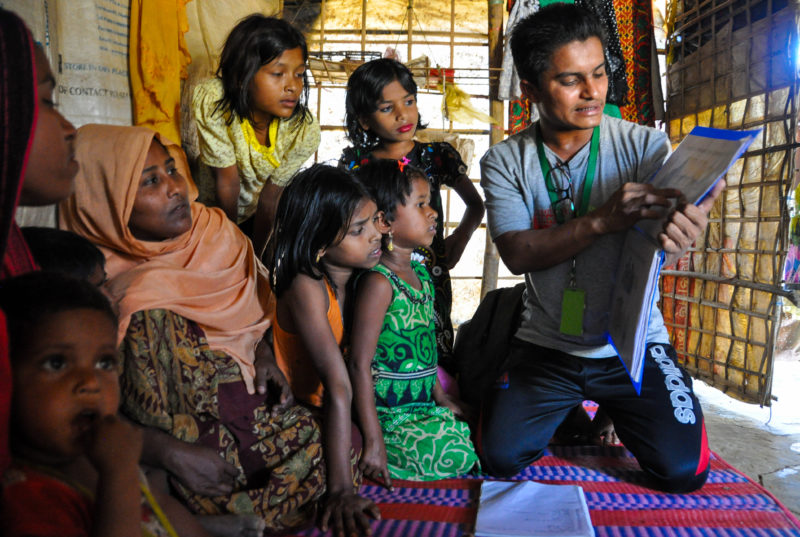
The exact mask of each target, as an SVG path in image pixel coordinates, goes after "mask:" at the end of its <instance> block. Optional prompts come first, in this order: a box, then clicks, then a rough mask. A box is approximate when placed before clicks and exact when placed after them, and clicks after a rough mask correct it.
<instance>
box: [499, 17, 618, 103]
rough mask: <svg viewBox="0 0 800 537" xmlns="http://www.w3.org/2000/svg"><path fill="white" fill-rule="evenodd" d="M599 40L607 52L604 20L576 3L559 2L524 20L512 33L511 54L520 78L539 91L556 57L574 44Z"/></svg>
mask: <svg viewBox="0 0 800 537" xmlns="http://www.w3.org/2000/svg"><path fill="white" fill-rule="evenodd" d="M591 37H596V38H598V39H599V40H600V42H601V43H602V45H603V51H605V49H606V42H607V36H606V31H605V28H604V27H603V24H602V23H601V22H600V20H599V19H598V18H597V17H595V16H594V14H592V13H591V12H589V11H587V10H586V9H583V8H581V7H578V6H576V5H574V4H565V3H557V4H550V5H549V6H545V7H543V8H541V9H540V10H539V11H537V12H536V13H534V14H533V15H530V16H528V17H525V18H524V19H522V20H521V21H520V22H519V23H518V24H517V25H516V26H515V27H514V30H513V32H512V34H511V53H512V55H513V57H514V66H515V67H516V68H517V73H518V74H519V77H520V79H522V80H527V81H528V82H529V83H531V84H533V85H534V86H535V87H536V88H537V89H538V88H539V87H540V82H541V76H542V73H544V72H545V71H547V70H548V69H549V68H550V62H551V60H552V58H553V54H554V53H555V52H556V51H557V50H558V49H559V48H561V47H563V46H564V45H566V44H568V43H571V42H573V41H586V40H587V39H589V38H591Z"/></svg>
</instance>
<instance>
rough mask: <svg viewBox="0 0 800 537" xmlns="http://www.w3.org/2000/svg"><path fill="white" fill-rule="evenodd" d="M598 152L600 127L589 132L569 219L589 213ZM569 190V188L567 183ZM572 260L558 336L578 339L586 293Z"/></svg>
mask: <svg viewBox="0 0 800 537" xmlns="http://www.w3.org/2000/svg"><path fill="white" fill-rule="evenodd" d="M538 134H539V135H538V136H537V138H536V149H537V152H538V154H539V165H540V166H541V168H542V175H543V176H544V178H545V183H546V185H547V193H548V195H549V197H550V205H551V207H552V208H553V212H554V213H555V215H556V219H557V221H558V223H559V224H563V223H564V218H563V214H562V213H561V212H560V208H559V207H558V204H559V203H560V202H561V201H563V200H560V199H558V194H557V192H558V190H557V189H556V187H555V185H554V184H553V179H552V177H551V173H550V172H551V168H550V163H549V162H548V161H547V158H546V157H545V153H544V144H543V142H542V135H541V130H540V131H539V133H538ZM599 148H600V127H595V128H594V130H593V131H592V141H591V144H590V147H589V162H588V167H587V169H586V179H585V180H584V182H583V195H582V196H581V202H580V205H579V206H578V207H575V206H574V204H571V206H572V211H573V216H583V215H585V214H586V212H587V211H588V210H589V198H590V196H591V193H592V184H593V183H594V176H595V172H596V168H597V154H598V152H599ZM569 188H570V189H571V188H572V184H571V182H570V185H569ZM576 265H577V262H576V259H575V257H573V258H572V266H571V268H570V271H569V284H568V285H567V287H566V288H565V289H564V294H563V295H562V297H561V325H560V327H559V330H560V331H561V333H562V334H565V335H568V336H582V335H583V314H584V311H585V310H586V291H584V290H583V289H580V288H578V281H577V271H576Z"/></svg>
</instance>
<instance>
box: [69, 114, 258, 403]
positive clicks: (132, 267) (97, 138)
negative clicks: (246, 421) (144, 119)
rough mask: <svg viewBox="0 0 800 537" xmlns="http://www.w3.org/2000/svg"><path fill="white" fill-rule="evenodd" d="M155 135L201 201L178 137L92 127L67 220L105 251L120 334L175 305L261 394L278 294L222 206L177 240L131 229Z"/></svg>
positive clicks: (84, 134)
mask: <svg viewBox="0 0 800 537" xmlns="http://www.w3.org/2000/svg"><path fill="white" fill-rule="evenodd" d="M154 138H155V139H158V140H159V141H160V142H161V143H162V144H163V145H164V147H166V148H167V151H168V152H169V154H170V156H172V157H173V158H174V159H175V163H176V167H177V169H178V171H179V172H180V173H181V175H183V177H185V178H186V179H187V181H188V182H189V199H191V200H194V199H196V198H197V188H196V187H195V186H194V183H193V182H192V181H191V179H190V176H189V173H188V166H187V164H186V159H185V157H184V155H183V152H182V151H181V149H180V148H179V147H178V146H176V145H175V144H174V143H172V142H170V141H169V140H167V139H165V138H164V137H162V136H160V135H158V134H156V133H155V132H153V131H151V130H150V129H147V128H144V127H117V126H111V125H85V126H83V127H81V128H80V129H79V130H78V137H77V141H76V144H75V145H76V159H77V160H78V162H79V163H80V172H79V173H78V176H77V178H76V179H75V192H74V193H73V194H72V196H70V197H69V198H68V199H67V200H66V201H64V202H62V203H61V205H60V207H59V220H60V226H61V227H62V228H64V229H68V230H70V231H73V232H75V233H77V234H79V235H82V236H84V237H86V238H87V239H89V240H90V241H92V242H93V243H95V244H96V245H98V246H99V247H100V248H101V250H103V253H104V254H105V256H106V272H107V273H108V278H109V280H108V283H107V284H106V288H107V291H108V292H109V294H110V295H111V297H112V300H114V301H115V302H116V303H117V304H118V307H119V315H120V323H119V332H118V340H119V341H122V339H123V338H124V337H125V334H126V332H127V329H128V324H129V323H130V318H131V315H133V314H134V313H136V312H138V311H144V310H151V309H168V310H170V311H172V312H174V313H177V314H179V315H182V316H183V317H185V318H187V319H190V320H192V321H194V322H196V323H197V324H198V325H199V326H200V327H201V328H202V329H203V330H204V331H205V334H206V337H207V338H208V343H209V345H210V346H211V348H212V349H218V350H222V351H224V352H226V353H227V354H229V355H230V356H231V357H232V358H233V359H234V360H236V362H237V363H238V364H239V366H240V368H241V370H242V376H243V377H244V381H245V384H246V385H247V390H248V391H249V392H250V393H254V389H253V378H254V375H255V368H254V366H253V362H254V359H255V346H256V345H257V344H258V342H259V341H260V340H261V338H262V337H263V335H264V331H265V330H266V329H267V328H268V327H269V326H270V322H271V318H272V315H273V313H274V300H270V298H271V292H270V287H269V278H268V275H267V270H266V269H265V268H264V266H263V265H262V264H261V263H260V262H259V261H257V260H256V256H255V253H254V251H253V246H252V244H251V243H250V241H249V240H248V239H247V238H246V237H245V236H244V234H243V233H242V232H241V231H240V230H239V228H238V227H236V225H235V224H234V223H233V222H231V221H230V220H228V218H227V217H226V216H225V214H224V213H223V212H222V211H221V210H220V209H214V208H209V207H206V206H205V205H203V204H201V203H198V202H196V201H193V202H192V204H191V207H192V227H191V229H190V230H189V231H187V232H186V233H184V234H182V235H179V236H178V237H175V238H174V239H169V240H165V241H142V240H139V239H136V238H135V237H134V236H133V234H132V233H131V231H130V229H128V221H129V219H130V216H131V212H132V210H133V203H134V200H135V199H136V192H137V190H138V187H139V181H140V178H141V174H142V169H143V168H144V162H145V159H146V157H147V152H148V150H149V149H150V144H151V143H152V142H153V139H154Z"/></svg>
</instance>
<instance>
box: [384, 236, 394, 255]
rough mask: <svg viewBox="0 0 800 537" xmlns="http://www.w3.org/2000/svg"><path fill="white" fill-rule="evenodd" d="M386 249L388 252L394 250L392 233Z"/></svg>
mask: <svg viewBox="0 0 800 537" xmlns="http://www.w3.org/2000/svg"><path fill="white" fill-rule="evenodd" d="M386 249H387V250H388V251H390V252H391V251H392V250H394V242H392V232H391V231H390V232H389V242H387V243H386Z"/></svg>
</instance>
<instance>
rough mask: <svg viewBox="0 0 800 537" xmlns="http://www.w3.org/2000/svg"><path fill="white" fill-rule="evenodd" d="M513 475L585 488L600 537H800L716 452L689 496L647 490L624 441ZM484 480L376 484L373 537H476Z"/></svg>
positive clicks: (368, 491) (370, 491) (773, 503)
mask: <svg viewBox="0 0 800 537" xmlns="http://www.w3.org/2000/svg"><path fill="white" fill-rule="evenodd" d="M513 479H514V480H523V479H530V480H535V481H542V482H544V483H550V484H558V483H563V484H570V485H580V486H581V487H583V490H584V492H585V493H586V501H587V503H588V504H589V511H590V513H591V517H592V524H593V526H594V529H595V534H596V537H783V536H792V537H800V522H798V520H797V519H796V518H795V517H794V516H792V514H791V513H790V512H789V511H788V510H787V509H786V508H785V507H783V506H782V505H781V504H780V503H779V502H778V501H777V500H776V499H775V498H774V497H773V496H772V495H771V494H769V493H768V492H767V491H766V490H765V489H764V488H763V487H761V486H760V485H758V484H756V483H754V482H753V481H751V480H750V479H749V478H748V477H747V476H745V475H744V474H742V473H741V472H739V471H737V470H736V469H735V468H733V467H732V466H730V465H729V464H728V463H726V462H725V461H724V460H722V459H720V458H719V457H718V456H716V455H712V459H711V471H710V473H709V477H708V481H707V483H706V484H705V486H703V488H701V489H700V490H699V491H696V492H693V493H691V494H666V493H661V492H658V491H655V490H652V489H649V488H647V487H645V486H644V474H643V473H642V471H641V470H640V469H639V465H638V464H637V462H636V460H635V459H634V458H633V457H632V456H631V454H630V453H629V452H628V451H627V450H626V449H625V448H624V447H622V446H611V447H605V448H602V447H593V446H551V447H550V448H549V449H548V451H547V452H546V454H545V456H544V457H542V458H541V459H539V460H538V461H536V462H535V463H534V464H533V465H531V466H529V467H528V468H527V469H525V471H523V472H522V473H520V474H519V475H518V476H516V477H515V478H513ZM480 484H481V479H480V478H464V479H448V480H442V481H433V482H428V483H413V482H409V481H395V482H394V485H395V490H394V491H393V492H389V491H387V490H385V489H383V488H382V487H378V486H373V485H364V486H363V487H362V489H361V491H362V494H364V495H365V496H367V497H369V498H371V499H372V500H374V501H375V502H376V503H377V504H378V506H379V507H380V509H381V515H382V520H380V521H376V522H373V524H372V533H373V536H374V537H402V536H419V537H456V536H471V535H472V532H473V530H474V527H475V516H476V513H477V506H478V496H479V491H480ZM298 535H303V536H309V537H310V536H318V535H324V534H323V532H320V531H319V530H316V529H313V530H309V531H306V532H304V533H301V534H298Z"/></svg>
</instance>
